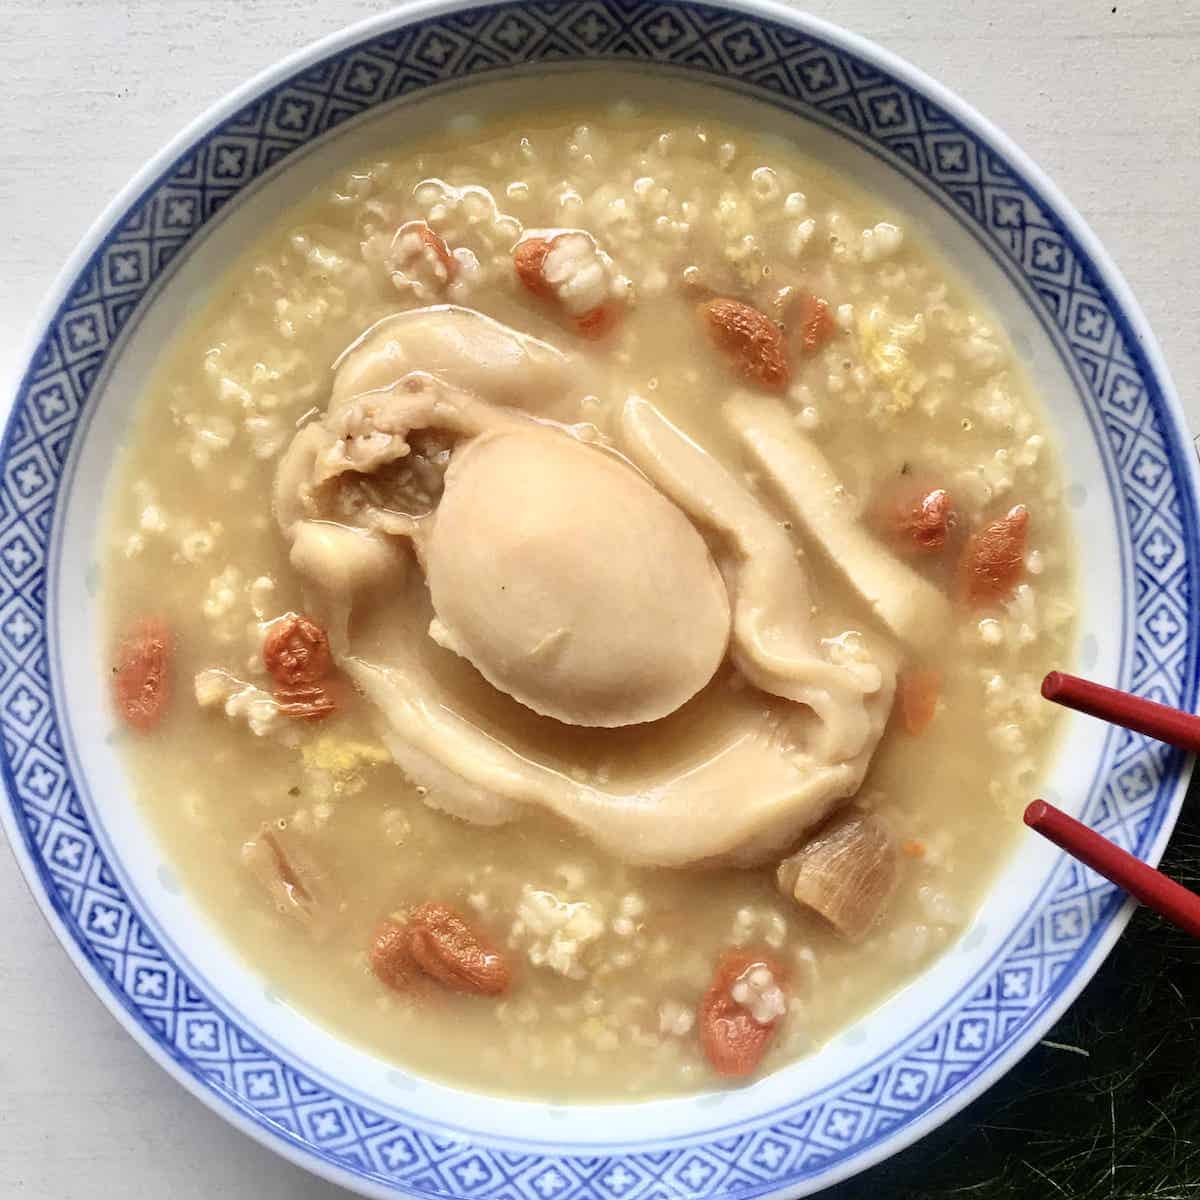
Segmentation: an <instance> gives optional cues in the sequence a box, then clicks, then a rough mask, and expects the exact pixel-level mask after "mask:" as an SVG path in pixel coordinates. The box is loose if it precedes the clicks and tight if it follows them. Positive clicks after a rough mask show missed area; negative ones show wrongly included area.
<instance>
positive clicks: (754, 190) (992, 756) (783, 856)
mask: <svg viewBox="0 0 1200 1200" xmlns="http://www.w3.org/2000/svg"><path fill="white" fill-rule="evenodd" d="M533 104H534V100H533V99H531V107H530V108H529V110H528V111H525V112H517V113H505V114H504V115H503V116H497V117H494V118H491V119H490V120H483V121H475V122H471V121H468V120H463V119H459V120H457V121H456V122H454V123H453V124H451V125H450V126H448V127H447V128H445V129H444V130H443V131H442V132H440V133H439V134H438V135H437V136H436V137H433V136H431V137H428V138H426V139H425V140H423V141H421V142H419V143H417V142H411V141H410V142H405V141H404V140H403V137H402V136H400V135H399V134H398V135H397V138H396V146H395V149H394V151H393V152H392V153H389V154H385V155H380V156H377V157H375V158H373V159H372V160H370V161H362V162H358V163H355V164H353V165H352V166H349V167H347V168H346V169H344V170H343V171H342V172H341V173H339V174H338V175H337V176H336V177H334V178H332V179H330V180H329V181H328V182H327V183H326V184H325V185H323V186H321V187H319V188H318V189H317V190H316V191H315V193H314V194H313V195H312V196H311V197H310V198H309V199H308V200H306V201H305V202H304V203H303V204H301V205H299V206H298V207H296V208H294V209H293V210H291V211H287V212H285V213H283V214H282V215H281V216H280V217H279V219H278V221H277V222H276V223H275V225H274V227H273V228H272V229H271V230H270V231H269V232H268V233H267V234H266V235H265V236H264V237H263V238H262V239H261V240H260V241H259V242H258V243H257V244H256V245H254V246H253V247H251V248H250V249H249V250H248V252H247V253H246V254H245V255H244V256H243V257H242V258H241V259H240V260H239V261H238V262H237V263H236V264H235V265H234V266H233V268H232V269H231V270H230V272H229V274H228V276H227V278H226V279H225V280H224V282H223V283H222V284H221V286H220V287H219V288H218V291H217V294H216V296H215V298H214V299H213V301H212V303H211V304H210V305H209V306H208V307H207V309H206V310H205V311H204V312H203V313H202V314H201V315H200V316H199V317H198V318H197V319H196V320H195V321H194V322H193V323H192V325H191V326H190V327H189V328H187V329H185V330H184V331H182V332H181V333H180V335H179V337H178V340H177V342H176V343H175V344H173V345H171V346H170V347H168V348H167V351H166V353H165V355H164V360H163V363H162V366H161V368H160V369H159V371H158V373H157V376H156V378H155V381H154V382H153V385H152V386H151V387H150V388H149V391H148V394H147V396H146V397H145V400H144V403H143V405H142V407H141V410H140V415H139V418H138V421H137V424H136V427H135V432H134V435H133V437H132V439H131V442H130V445H129V449H128V452H127V454H126V456H125V458H124V461H123V462H121V463H120V464H119V465H118V468H117V469H116V471H115V476H114V478H115V483H114V491H113V501H112V512H111V518H110V520H109V521H108V524H107V527H106V529H107V532H106V535H105V536H106V544H105V547H104V561H105V564H106V565H105V570H106V588H107V598H108V602H107V613H108V622H109V634H110V646H111V648H112V655H113V664H114V665H113V670H114V688H115V696H116V704H117V708H118V711H119V712H120V713H121V714H122V715H123V716H124V717H125V718H126V723H127V724H128V726H129V728H128V729H127V731H126V732H125V733H124V734H123V735H122V737H123V743H124V747H125V751H126V753H127V758H128V763H129V767H130V770H131V773H132V776H133V779H134V781H135V786H136V788H137V790H138V794H139V796H140V798H141V801H142V803H143V804H144V806H145V810H146V813H147V816H148V818H149V819H150V820H151V821H152V823H153V825H154V827H155V828H156V830H157V831H158V833H159V835H160V837H161V839H162V842H163V845H164V847H165V849H166V853H167V855H168V857H169V858H170V860H171V861H172V863H173V864H174V865H175V867H176V868H177V869H178V871H179V872H180V874H181V876H182V877H183V878H184V880H185V881H186V884H187V886H188V887H189V888H190V890H191V892H192V894H193V896H194V897H195V899H196V900H197V902H198V903H200V904H201V905H202V906H203V907H204V908H205V910H206V911H207V912H208V913H209V914H210V915H211V918H212V920H213V921H215V922H216V923H217V924H218V925H219V927H220V928H221V929H222V930H223V931H224V933H225V934H226V935H227V936H228V938H229V939H230V940H231V941H232V942H233V943H235V944H236V945H237V947H238V948H239V949H240V951H241V952H242V953H243V954H244V956H245V958H246V959H247V961H248V962H249V963H251V964H252V965H253V967H254V968H255V969H256V970H258V971H259V972H261V973H262V975H263V976H264V977H265V979H266V980H267V981H268V982H269V985H270V986H271V988H272V989H273V991H274V992H275V993H277V994H278V995H279V996H280V997H281V998H282V999H283V1000H284V1001H285V1002H286V1003H288V1004H291V1005H294V1006H295V1007H297V1008H299V1009H300V1010H302V1011H304V1012H306V1013H308V1014H310V1015H311V1016H312V1018H313V1019H314V1020H315V1021H317V1022H319V1023H320V1024H321V1025H323V1026H326V1027H328V1028H330V1029H332V1030H334V1031H336V1032H337V1033H338V1034H341V1035H344V1036H345V1037H347V1038H350V1039H352V1040H354V1041H355V1042H358V1043H360V1044H361V1045H363V1046H365V1047H367V1048H368V1049H370V1050H371V1051H373V1052H375V1053H377V1054H379V1055H381V1056H383V1057H385V1058H387V1059H390V1060H393V1061H394V1062H396V1063H398V1064H401V1065H402V1066H404V1067H408V1068H411V1069H413V1070H416V1071H419V1072H424V1073H428V1074H430V1075H434V1076H437V1077H441V1078H444V1079H447V1080H450V1081H452V1082H454V1083H456V1084H459V1085H461V1086H465V1087H469V1088H475V1089H480V1090H484V1091H493V1092H502V1093H508V1094H517V1095H523V1096H540V1097H551V1098H556V1099H570V1100H581V1099H619V1098H629V1097H649V1096H656V1095H663V1094H669V1093H678V1092H685V1091H695V1090H701V1089H705V1088H709V1087H712V1086H714V1085H716V1084H717V1083H719V1082H721V1081H722V1080H726V1079H738V1078H745V1077H748V1076H752V1075H755V1074H761V1073H763V1072H765V1071H769V1070H772V1069H774V1068H777V1067H778V1066H781V1065H783V1064H785V1063H787V1062H789V1061H791V1060H794V1059H796V1058H797V1057H799V1056H802V1055H805V1054H809V1053H812V1052H813V1051H814V1050H816V1049H817V1048H819V1047H820V1046H821V1044H822V1043H823V1042H825V1041H826V1040H827V1039H828V1038H829V1037H830V1036H831V1035H833V1034H834V1033H836V1032H837V1031H838V1030H839V1029H840V1028H842V1027H844V1026H846V1025H847V1024H849V1023H850V1022H852V1021H853V1020H854V1019H855V1018H856V1017H857V1016H859V1015H860V1014H862V1013H863V1012H864V1011H866V1010H867V1009H869V1008H870V1007H872V1006H874V1005H876V1004H878V1003H879V1002H880V1001H881V1000H883V999H884V998H886V996H887V995H888V994H889V993H891V992H892V991H894V990H895V989H896V988H897V987H899V986H900V985H902V984H904V983H905V982H906V981H909V980H911V979H913V978H914V976H916V975H917V974H918V973H919V972H920V971H921V970H922V969H923V968H924V967H925V966H926V965H928V964H929V963H930V961H931V960H932V959H933V958H934V957H935V956H936V955H938V954H939V953H940V952H942V951H943V950H944V949H945V948H946V947H947V946H949V945H950V944H951V943H952V942H953V941H954V939H955V938H956V937H958V935H959V933H960V931H961V930H962V929H963V928H964V926H965V925H966V924H967V923H968V922H969V920H970V919H971V916H972V914H973V911H974V909H975V908H976V906H977V905H978V903H979V901H980V899H981V897H982V895H983V894H984V892H985V890H986V889H987V887H988V885H989V882H990V880H991V879H992V878H993V876H994V874H995V872H996V870H997V868H998V866H999V865H1000V864H1001V863H1002V861H1003V860H1004V858H1005V856H1006V855H1007V854H1008V853H1009V852H1010V850H1011V848H1012V846H1013V843H1014V840H1015V837H1016V831H1017V830H1018V829H1019V828H1020V820H1019V814H1020V811H1021V809H1022V807H1023V805H1024V804H1025V803H1026V802H1027V800H1028V799H1029V798H1030V797H1031V796H1032V795H1033V793H1034V788H1035V786H1036V782H1037V780H1038V778H1039V775H1040V773H1041V772H1042V770H1043V768H1044V766H1045V763H1046V759H1047V755H1048V752H1049V748H1050V744H1051V737H1052V733H1053V725H1054V714H1053V710H1052V708H1051V706H1048V705H1045V704H1043V703H1041V702H1040V701H1039V698H1038V683H1039V680H1040V677H1041V674H1042V673H1043V672H1044V671H1045V670H1047V669H1049V668H1050V667H1052V666H1061V665H1063V664H1065V663H1067V662H1069V658H1070V650H1071V645H1072V628H1073V591H1072V587H1073V584H1072V572H1071V558H1070V553H1069V534H1068V531H1067V525H1066V517H1065V515H1064V512H1063V508H1062V504H1061V500H1060V495H1061V488H1060V482H1059V475H1058V468H1057V465H1056V460H1055V453H1054V447H1053V439H1052V437H1051V435H1050V432H1049V431H1048V429H1047V428H1046V425H1045V422H1044V418H1043V415H1042V413H1041V411H1040V409H1039V407H1038V405H1037V403H1036V401H1035V399H1034V398H1033V397H1032V396H1031V394H1030V390H1029V386H1028V383H1027V381H1026V380H1025V378H1024V377H1023V375H1022V372H1021V370H1020V368H1019V366H1018V364H1017V363H1016V362H1015V360H1014V355H1013V352H1012V348H1011V347H1010V345H1009V343H1008V341H1007V340H1006V338H1005V336H1004V333H1003V331H1002V330H1001V329H999V328H998V327H997V326H996V324H995V322H994V321H993V319H992V318H991V317H990V315H989V314H988V313H987V312H985V311H983V310H982V309H981V308H980V307H979V305H978V303H977V301H976V300H975V299H974V298H973V297H972V296H971V295H970V294H969V292H967V291H966V290H964V288H963V286H962V285H961V283H960V282H959V281H958V280H957V279H956V278H955V276H954V274H953V272H952V271H951V270H950V269H949V268H948V267H947V265H946V264H945V263H944V262H943V261H942V260H941V259H940V258H939V257H938V255H937V252H936V250H935V248H933V247H931V246H929V245H927V244H925V243H924V242H923V241H922V238H921V233H920V230H919V229H915V228H913V227H912V226H911V224H910V222H909V221H908V220H907V219H905V218H904V217H903V216H902V215H901V214H898V213H896V212H892V211H889V210H888V209H887V208H886V206H884V205H882V204H881V203H880V202H878V201H877V200H876V199H874V198H873V197H872V196H870V195H868V194H865V193H864V192H863V191H861V190H860V189H859V188H858V187H857V186H856V185H855V184H854V182H853V181H852V180H850V179H848V178H844V177H840V176H838V175H837V174H835V173H833V172H832V171H830V170H829V169H827V168H826V167H824V166H822V165H821V164H820V163H819V162H815V161H810V160H809V159H808V158H806V157H805V155H804V152H803V146H802V145H799V144H785V143H782V142H780V141H778V140H767V139H764V138H759V137H757V136H756V135H755V134H754V133H753V132H751V131H750V130H748V129H746V128H741V127H737V126H735V125H726V124H722V123H721V122H720V121H719V120H715V119H714V120H709V119H708V118H705V119H704V120H703V121H702V122H699V123H698V122H697V119H696V116H695V114H694V113H689V112H683V111H673V110H672V109H671V108H670V107H669V104H667V103H664V104H638V105H634V104H630V103H620V104H615V105H611V106H608V107H600V108H598V107H597V106H595V105H590V106H588V107H587V109H586V111H585V110H584V109H582V108H579V109H573V108H572V107H571V106H570V104H569V103H565V102H564V103H556V104H555V103H549V102H548V100H547V98H546V96H544V95H539V96H538V97H537V98H536V107H533ZM798 130H799V135H800V136H801V137H802V133H803V127H798ZM781 864H783V865H782V866H781Z"/></svg>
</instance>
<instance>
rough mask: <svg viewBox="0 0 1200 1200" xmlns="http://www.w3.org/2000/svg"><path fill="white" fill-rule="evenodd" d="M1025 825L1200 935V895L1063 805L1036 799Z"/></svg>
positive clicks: (1155, 909) (1175, 921)
mask: <svg viewBox="0 0 1200 1200" xmlns="http://www.w3.org/2000/svg"><path fill="white" fill-rule="evenodd" d="M1025 824H1026V825H1028V826H1029V828H1030V829H1035V830H1037V832H1038V833H1040V834H1041V835H1042V836H1043V837H1045V838H1049V839H1050V841H1052V842H1053V843H1054V844H1055V845H1056V846H1061V847H1062V848H1063V849H1064V850H1065V851H1066V852H1067V853H1068V854H1070V855H1071V856H1072V858H1077V859H1079V861H1080V862H1082V863H1086V864H1087V865H1088V866H1089V867H1091V868H1092V870H1093V871H1098V872H1099V873H1100V874H1101V875H1103V876H1104V878H1105V879H1108V880H1111V881H1112V882H1113V883H1115V884H1116V885H1117V886H1118V887H1121V888H1124V889H1125V890H1126V891H1127V892H1128V893H1129V894H1130V895H1131V896H1133V897H1135V898H1136V899H1138V900H1140V901H1141V902H1142V903H1143V904H1144V905H1146V907H1147V908H1152V909H1154V911H1155V912H1156V913H1159V914H1160V915H1161V916H1164V917H1166V918H1167V920H1168V921H1171V922H1173V923H1174V924H1176V925H1178V926H1179V928H1180V929H1183V930H1186V931H1187V932H1188V933H1190V934H1191V935H1192V936H1193V937H1200V896H1197V895H1196V893H1195V892H1189V891H1188V890H1187V888H1185V887H1183V886H1182V884H1178V883H1176V882H1175V880H1173V879H1169V878H1168V877H1167V876H1166V875H1164V874H1163V873H1162V872H1161V871H1156V870H1155V869H1154V868H1153V867H1151V866H1148V865H1147V864H1146V863H1144V862H1142V860H1141V859H1140V858H1135V857H1134V856H1133V855H1132V854H1130V853H1129V852H1128V851H1127V850H1122V849H1121V847H1120V846H1118V845H1116V844H1115V843H1113V842H1110V841H1109V840H1108V838H1106V837H1101V836H1100V834H1098V833H1097V832H1096V831H1095V830H1094V829H1089V828H1088V827H1087V826H1086V825H1082V824H1080V823H1079V822H1078V821H1077V820H1075V818H1074V817H1069V816H1067V814H1066V813H1065V812H1063V811H1062V809H1060V808H1055V807H1054V805H1053V804H1047V803H1046V801H1045V800H1035V801H1034V802H1033V803H1032V804H1031V805H1030V806H1029V807H1028V808H1027V809H1026V810H1025Z"/></svg>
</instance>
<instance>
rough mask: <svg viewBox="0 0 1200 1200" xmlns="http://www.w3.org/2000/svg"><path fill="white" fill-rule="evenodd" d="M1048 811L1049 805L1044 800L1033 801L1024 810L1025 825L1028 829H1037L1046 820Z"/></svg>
mask: <svg viewBox="0 0 1200 1200" xmlns="http://www.w3.org/2000/svg"><path fill="white" fill-rule="evenodd" d="M1049 811H1050V805H1048V804H1047V803H1046V802H1045V800H1034V801H1033V802H1032V803H1031V804H1029V805H1027V806H1026V809H1025V824H1026V825H1028V826H1029V828H1030V829H1037V828H1038V826H1040V825H1041V823H1042V822H1043V821H1044V820H1045V819H1046V814H1047V813H1048V812H1049Z"/></svg>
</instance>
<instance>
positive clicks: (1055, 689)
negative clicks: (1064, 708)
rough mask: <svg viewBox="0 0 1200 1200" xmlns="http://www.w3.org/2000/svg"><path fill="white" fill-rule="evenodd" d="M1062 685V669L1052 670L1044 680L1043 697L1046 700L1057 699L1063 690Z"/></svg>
mask: <svg viewBox="0 0 1200 1200" xmlns="http://www.w3.org/2000/svg"><path fill="white" fill-rule="evenodd" d="M1062 685H1063V673H1062V672H1061V671H1051V672H1050V673H1049V674H1048V675H1047V676H1046V678H1045V679H1043V680H1042V698H1043V699H1045V700H1056V699H1057V698H1058V695H1059V693H1060V692H1061V691H1062Z"/></svg>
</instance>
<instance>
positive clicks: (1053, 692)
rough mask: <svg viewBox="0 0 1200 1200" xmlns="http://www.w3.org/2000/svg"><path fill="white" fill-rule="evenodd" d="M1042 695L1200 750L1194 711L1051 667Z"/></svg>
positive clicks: (1196, 751) (1199, 726)
mask: <svg viewBox="0 0 1200 1200" xmlns="http://www.w3.org/2000/svg"><path fill="white" fill-rule="evenodd" d="M1042 695H1043V696H1045V697H1046V699H1047V700H1053V701H1054V703H1055V704H1062V705H1064V706H1065V707H1067V708H1073V709H1075V710H1076V712H1081V713H1087V714H1088V716H1091V717H1099V718H1100V719H1101V720H1102V721H1108V722H1109V724H1111V725H1120V726H1122V727H1123V728H1125V729H1132V730H1134V731H1135V732H1136V733H1145V734H1148V735H1149V736H1150V737H1152V738H1156V739H1157V740H1158V741H1160V742H1166V743H1167V744H1168V745H1171V746H1178V747H1179V749H1180V750H1186V751H1187V752H1188V753H1189V754H1200V717H1196V716H1193V715H1192V714H1191V713H1185V712H1181V711H1180V710H1179V709H1177V708H1168V707H1167V705H1165V704H1158V703H1156V702H1155V701H1153V700H1144V699H1143V698H1142V697H1141V696H1131V695H1130V694H1129V693H1128V692H1119V691H1117V689H1116V688H1110V687H1105V686H1104V685H1103V684H1101V683H1092V682H1091V680H1088V679H1080V678H1079V677H1078V676H1076V675H1065V674H1064V673H1063V672H1062V671H1051V672H1050V674H1049V675H1047V676H1046V678H1045V679H1043V680H1042Z"/></svg>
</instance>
